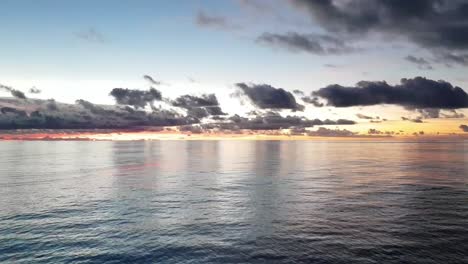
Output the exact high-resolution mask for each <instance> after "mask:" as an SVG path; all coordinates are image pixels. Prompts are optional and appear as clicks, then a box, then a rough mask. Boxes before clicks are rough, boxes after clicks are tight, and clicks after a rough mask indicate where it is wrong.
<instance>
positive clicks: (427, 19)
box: [291, 0, 468, 49]
mask: <svg viewBox="0 0 468 264" xmlns="http://www.w3.org/2000/svg"><path fill="white" fill-rule="evenodd" d="M291 2H292V3H293V4H294V5H295V6H297V7H299V8H305V9H306V10H307V11H308V12H309V14H310V15H311V16H312V18H313V19H314V20H315V21H317V22H318V23H319V24H320V25H322V26H323V27H324V28H325V29H327V30H328V31H331V32H342V33H348V34H365V33H370V32H377V33H389V34H392V35H400V36H402V37H405V38H408V39H410V40H412V41H413V42H414V43H417V44H419V45H421V46H423V47H430V48H453V49H466V48H468V23H467V22H468V15H467V14H468V2H467V1H464V0H460V1H453V0H412V1H407V0H392V1H389V0H348V1H333V0H319V1H317V0H292V1H291Z"/></svg>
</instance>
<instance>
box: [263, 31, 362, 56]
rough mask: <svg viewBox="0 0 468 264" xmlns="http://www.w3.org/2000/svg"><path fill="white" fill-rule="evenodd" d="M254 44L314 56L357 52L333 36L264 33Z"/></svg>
mask: <svg viewBox="0 0 468 264" xmlns="http://www.w3.org/2000/svg"><path fill="white" fill-rule="evenodd" d="M256 42H257V43H261V44H267V45H271V46H274V47H280V48H284V49H286V50H289V51H291V52H306V53H311V54H316V55H334V54H344V53H351V52H355V51H356V50H357V49H355V48H353V47H350V46H348V45H347V44H346V43H345V42H344V41H343V40H341V39H338V38H335V37H333V36H329V35H317V34H300V33H297V32H288V33H285V34H277V33H268V32H265V33H263V34H262V35H260V36H259V37H258V38H257V39H256Z"/></svg>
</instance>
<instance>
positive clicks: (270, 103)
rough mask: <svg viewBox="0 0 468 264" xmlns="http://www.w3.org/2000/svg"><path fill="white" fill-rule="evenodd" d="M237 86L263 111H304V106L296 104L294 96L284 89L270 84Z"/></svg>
mask: <svg viewBox="0 0 468 264" xmlns="http://www.w3.org/2000/svg"><path fill="white" fill-rule="evenodd" d="M236 86H237V87H238V88H239V89H240V90H241V91H242V93H243V94H245V95H246V96H247V97H248V98H249V99H250V100H251V101H252V103H253V104H254V105H256V106H257V107H259V108H261V109H291V110H293V111H303V110H304V106H303V105H300V104H298V103H297V102H296V99H295V97H294V95H293V94H292V93H290V92H288V91H286V90H284V89H283V88H275V87H273V86H271V85H268V84H250V85H249V84H246V83H237V84H236Z"/></svg>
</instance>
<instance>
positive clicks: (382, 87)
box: [312, 77, 468, 109]
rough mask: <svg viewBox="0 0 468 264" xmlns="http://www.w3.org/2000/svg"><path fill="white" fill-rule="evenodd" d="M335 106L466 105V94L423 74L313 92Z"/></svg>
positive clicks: (454, 107) (467, 101)
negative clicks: (392, 80) (394, 82)
mask: <svg viewBox="0 0 468 264" xmlns="http://www.w3.org/2000/svg"><path fill="white" fill-rule="evenodd" d="M312 95H313V96H317V97H321V98H323V99H326V100H327V101H328V105H330V106H336V107H349V106H368V105H379V104H393V105H401V106H404V107H407V108H442V109H457V108H466V107H468V95H467V93H466V92H465V91H464V90H463V89H462V88H460V87H457V86H455V87H454V86H452V85H451V84H450V83H448V82H445V81H434V80H430V79H426V78H423V77H415V78H413V79H401V83H400V84H397V85H389V84H387V83H386V82H384V81H361V82H359V83H357V84H356V86H353V87H344V86H341V85H338V84H333V85H329V86H327V87H325V88H321V89H319V90H318V91H316V92H313V93H312Z"/></svg>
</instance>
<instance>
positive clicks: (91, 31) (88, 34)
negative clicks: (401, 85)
mask: <svg viewBox="0 0 468 264" xmlns="http://www.w3.org/2000/svg"><path fill="white" fill-rule="evenodd" d="M75 36H76V37H77V38H79V39H81V40H85V41H89V42H94V43H106V42H108V40H107V38H106V37H105V36H104V34H102V33H101V32H100V31H98V30H97V29H95V28H88V29H87V30H84V31H81V32H77V33H75Z"/></svg>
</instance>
